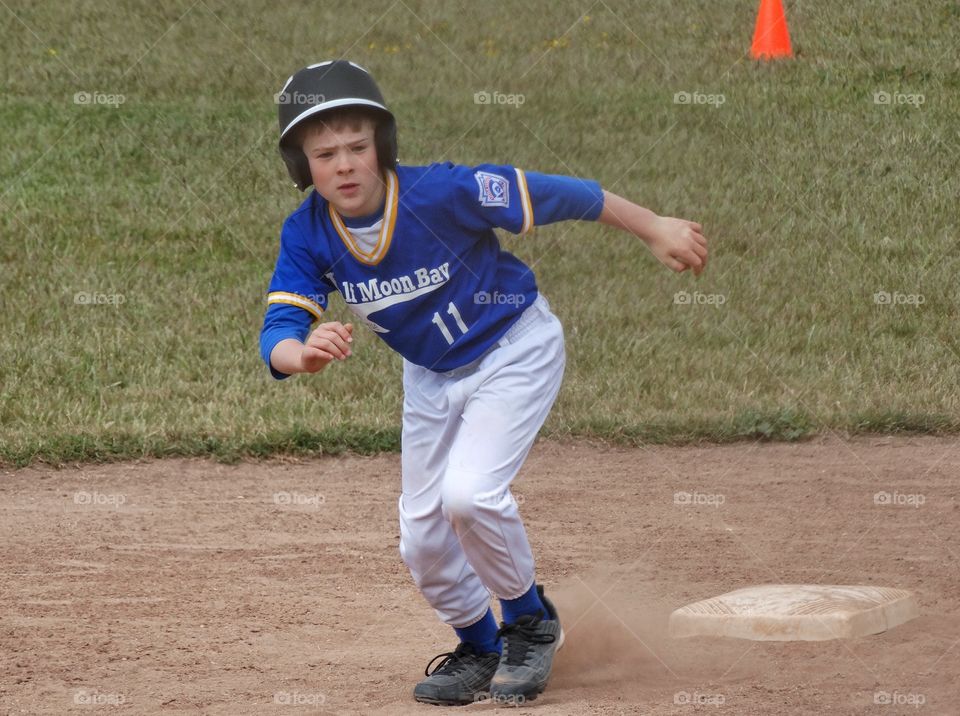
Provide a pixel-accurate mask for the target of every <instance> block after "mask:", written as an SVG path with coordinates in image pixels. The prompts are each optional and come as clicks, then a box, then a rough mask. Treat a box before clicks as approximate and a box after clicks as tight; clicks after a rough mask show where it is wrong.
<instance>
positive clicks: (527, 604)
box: [500, 582, 549, 624]
mask: <svg viewBox="0 0 960 716" xmlns="http://www.w3.org/2000/svg"><path fill="white" fill-rule="evenodd" d="M541 609H542V610H543V618H544V619H548V618H549V617H548V616H547V608H546V607H545V606H543V602H541V601H540V595H539V594H537V583H536V582H534V583H533V584H531V585H530V589H528V590H527V591H526V592H525V593H524V594H521V595H520V596H519V597H517V598H516V599H501V600H500V610H501V611H502V612H503V623H504V624H516V623H517V619H519V618H520V617H522V616H524V615H527V614H536V613H537V612H539V611H540V610H541Z"/></svg>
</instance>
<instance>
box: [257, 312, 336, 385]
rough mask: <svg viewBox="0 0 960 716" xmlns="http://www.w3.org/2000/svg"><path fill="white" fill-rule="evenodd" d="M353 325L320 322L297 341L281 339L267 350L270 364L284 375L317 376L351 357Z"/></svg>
mask: <svg viewBox="0 0 960 716" xmlns="http://www.w3.org/2000/svg"><path fill="white" fill-rule="evenodd" d="M352 336H353V324H352V323H347V324H343V323H340V322H339V321H331V322H330V323H321V324H320V325H319V326H317V327H316V328H315V329H314V330H313V331H312V332H311V333H310V335H309V336H308V337H307V340H306V341H304V342H302V343H301V342H300V341H299V340H297V339H296V338H284V339H283V340H281V341H280V342H278V343H277V344H276V345H275V346H274V347H273V350H272V351H270V365H271V366H273V368H274V369H275V370H276V371H278V372H280V373H285V374H286V375H293V374H294V373H316V372H317V371H321V370H323V369H324V368H326V367H327V366H328V365H330V363H332V362H333V361H335V360H346V359H347V358H348V357H349V356H350V353H351V351H350V346H349V345H347V344H348V343H352V342H353V337H352Z"/></svg>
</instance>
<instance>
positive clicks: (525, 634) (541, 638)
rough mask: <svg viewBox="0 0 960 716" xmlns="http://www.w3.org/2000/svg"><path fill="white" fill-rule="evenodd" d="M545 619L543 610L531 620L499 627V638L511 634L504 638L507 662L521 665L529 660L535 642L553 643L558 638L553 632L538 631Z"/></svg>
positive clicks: (512, 664)
mask: <svg viewBox="0 0 960 716" xmlns="http://www.w3.org/2000/svg"><path fill="white" fill-rule="evenodd" d="M541 621H543V610H542V609H541V610H540V611H539V612H538V613H537V615H536V616H535V617H534V618H533V619H531V620H530V621H529V622H527V623H524V624H520V623H516V624H502V625H501V626H500V628H499V629H497V638H498V639H499V638H500V637H504V636H509V637H510V640H509V641H506V640H504V644H503V648H504V649H506V651H507V663H508V664H510V665H511V666H520V665H521V664H523V663H524V662H525V661H526V660H527V654H528V653H530V649H532V648H533V645H534V644H551V643H553V642H555V641H556V640H557V637H556V636H554V635H553V634H543V633H540V632H538V631H537V626H538V625H539V624H540V622H541Z"/></svg>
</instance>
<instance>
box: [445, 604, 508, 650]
mask: <svg viewBox="0 0 960 716" xmlns="http://www.w3.org/2000/svg"><path fill="white" fill-rule="evenodd" d="M453 630H454V631H455V632H457V636H458V637H460V641H466V642H469V643H470V644H472V645H473V647H474V649H475V650H476V651H477V653H479V654H489V653H490V652H491V651H495V652H497V653H498V654H499V653H501V652H502V647H501V645H500V640H499V639H497V620H496V619H494V618H493V610H492V609H487V613H486V614H484V615H483V618H482V619H481V620H480V621H478V622H476V623H474V624H471V625H470V626H468V627H462V628H458V627H454V628H453Z"/></svg>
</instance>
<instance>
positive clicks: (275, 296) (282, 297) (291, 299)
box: [267, 291, 323, 320]
mask: <svg viewBox="0 0 960 716" xmlns="http://www.w3.org/2000/svg"><path fill="white" fill-rule="evenodd" d="M271 303H286V304H287V305H290V306H296V307H297V308H302V309H304V310H306V311H310V313H312V314H313V315H314V317H315V318H316V319H317V320H320V318H321V316H322V315H323V306H321V305H320V304H319V303H317V302H316V301H312V300H310V299H309V298H307V297H306V296H301V295H300V294H299V293H288V292H286V291H272V292H270V293H268V294H267V305H268V306H269V305H270V304H271Z"/></svg>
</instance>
